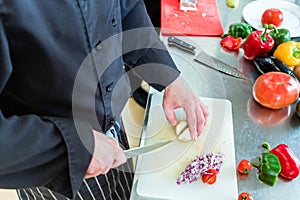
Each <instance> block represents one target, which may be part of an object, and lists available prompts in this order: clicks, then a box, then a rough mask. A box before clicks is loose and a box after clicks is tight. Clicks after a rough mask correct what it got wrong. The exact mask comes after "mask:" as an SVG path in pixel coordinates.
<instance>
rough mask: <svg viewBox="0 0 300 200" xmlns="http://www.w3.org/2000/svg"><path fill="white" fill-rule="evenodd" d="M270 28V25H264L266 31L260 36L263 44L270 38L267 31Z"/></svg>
mask: <svg viewBox="0 0 300 200" xmlns="http://www.w3.org/2000/svg"><path fill="white" fill-rule="evenodd" d="M268 28H269V25H268V24H264V29H265V31H264V32H263V34H262V35H261V36H260V38H261V40H262V41H263V42H266V41H268V38H267V30H268Z"/></svg>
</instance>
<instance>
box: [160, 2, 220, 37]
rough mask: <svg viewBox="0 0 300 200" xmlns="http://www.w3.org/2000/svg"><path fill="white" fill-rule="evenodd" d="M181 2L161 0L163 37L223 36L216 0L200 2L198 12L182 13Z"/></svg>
mask: <svg viewBox="0 0 300 200" xmlns="http://www.w3.org/2000/svg"><path fill="white" fill-rule="evenodd" d="M179 2H180V1H179V0H161V33H162V34H163V35H187V36H221V35H222V34H223V27H222V23H221V19H220V14H219V11H218V6H217V3H216V1H215V0H205V1H204V0H198V2H197V8H198V10H197V11H182V10H180V6H179Z"/></svg>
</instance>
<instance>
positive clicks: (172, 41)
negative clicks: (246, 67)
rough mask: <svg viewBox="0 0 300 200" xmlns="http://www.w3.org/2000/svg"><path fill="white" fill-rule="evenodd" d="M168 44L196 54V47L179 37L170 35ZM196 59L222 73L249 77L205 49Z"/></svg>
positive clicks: (241, 77) (244, 77)
mask: <svg viewBox="0 0 300 200" xmlns="http://www.w3.org/2000/svg"><path fill="white" fill-rule="evenodd" d="M168 45H170V46H175V47H178V48H180V49H182V50H184V51H187V52H189V53H191V54H193V55H195V54H196V50H197V49H196V47H195V46H193V45H191V44H189V43H187V42H185V41H183V40H181V39H179V38H176V37H174V36H170V37H168ZM194 60H195V61H196V62H198V63H201V64H203V65H205V66H207V67H210V68H212V69H215V70H218V71H220V72H222V73H225V74H227V75H230V76H233V77H236V78H240V79H247V80H249V78H248V77H246V76H245V74H243V73H242V72H241V71H239V70H238V69H236V68H235V67H232V66H230V65H228V64H227V63H224V62H223V61H221V60H218V59H217V58H214V57H212V56H210V55H208V54H207V53H205V52H204V51H200V52H199V53H198V54H197V55H196V56H195V58H194Z"/></svg>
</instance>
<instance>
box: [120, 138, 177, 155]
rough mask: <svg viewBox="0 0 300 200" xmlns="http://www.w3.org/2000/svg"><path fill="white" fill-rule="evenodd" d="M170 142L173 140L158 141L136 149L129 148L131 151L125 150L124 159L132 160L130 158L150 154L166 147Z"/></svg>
mask: <svg viewBox="0 0 300 200" xmlns="http://www.w3.org/2000/svg"><path fill="white" fill-rule="evenodd" d="M171 142H173V140H166V141H159V142H155V143H152V144H148V145H145V146H142V147H136V148H131V149H128V150H125V151H124V153H125V156H126V158H132V157H135V156H139V155H142V154H146V153H150V152H152V151H154V150H156V149H159V148H162V147H164V146H166V145H167V144H169V143H171Z"/></svg>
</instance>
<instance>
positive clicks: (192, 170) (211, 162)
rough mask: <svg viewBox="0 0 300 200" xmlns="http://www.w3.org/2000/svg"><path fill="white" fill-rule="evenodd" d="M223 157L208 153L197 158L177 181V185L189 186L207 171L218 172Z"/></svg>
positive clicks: (220, 154)
mask: <svg viewBox="0 0 300 200" xmlns="http://www.w3.org/2000/svg"><path fill="white" fill-rule="evenodd" d="M224 157H225V155H224V154H222V153H218V154H215V153H208V154H205V155H203V156H197V158H196V159H194V160H193V161H192V162H191V163H190V164H189V165H188V166H186V168H185V170H184V171H183V172H182V173H181V175H180V177H179V178H178V179H177V184H178V185H180V184H181V183H187V184H190V183H192V182H194V181H196V180H197V179H198V177H200V176H201V175H203V174H205V173H207V172H208V170H209V169H213V170H216V171H219V170H220V168H221V165H222V163H223V161H224Z"/></svg>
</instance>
